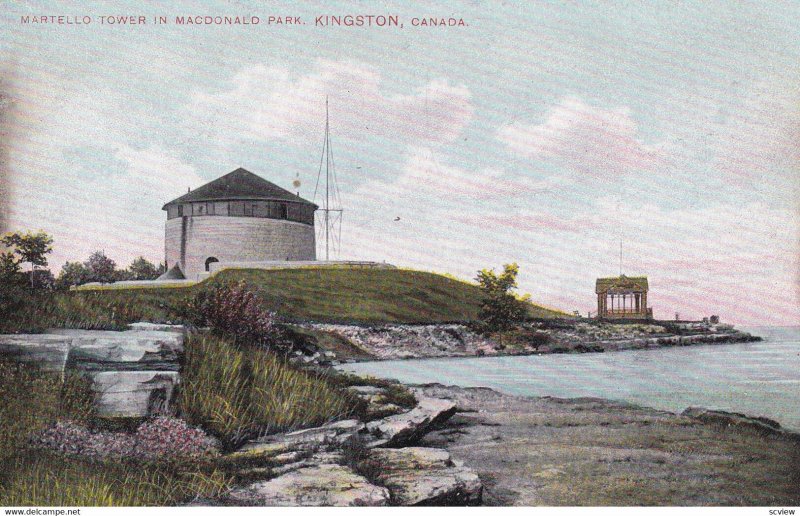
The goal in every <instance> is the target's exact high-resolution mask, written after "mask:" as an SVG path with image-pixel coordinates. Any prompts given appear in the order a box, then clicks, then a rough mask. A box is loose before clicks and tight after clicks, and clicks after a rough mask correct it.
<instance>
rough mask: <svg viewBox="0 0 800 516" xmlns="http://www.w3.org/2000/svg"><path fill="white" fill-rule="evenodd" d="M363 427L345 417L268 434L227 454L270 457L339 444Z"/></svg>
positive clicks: (237, 456) (362, 424)
mask: <svg viewBox="0 0 800 516" xmlns="http://www.w3.org/2000/svg"><path fill="white" fill-rule="evenodd" d="M363 429H364V423H362V422H361V421H359V420H357V419H345V420H343V421H337V422H335V423H331V424H328V425H323V426H318V427H314V428H306V429H304V430H297V431H294V432H289V433H284V434H274V435H268V436H266V437H264V438H262V439H256V440H253V441H250V442H248V443H247V444H245V445H244V446H242V447H241V448H239V450H238V451H236V452H234V453H231V454H229V455H228V457H229V458H231V459H234V460H235V459H238V458H252V457H256V456H259V455H262V456H265V457H271V456H275V455H279V454H285V453H290V452H293V451H298V450H313V449H316V448H320V447H322V446H331V445H340V444H342V443H344V442H345V441H347V440H348V439H350V438H352V437H353V436H355V435H356V434H358V433H359V432H361V431H362V430H363Z"/></svg>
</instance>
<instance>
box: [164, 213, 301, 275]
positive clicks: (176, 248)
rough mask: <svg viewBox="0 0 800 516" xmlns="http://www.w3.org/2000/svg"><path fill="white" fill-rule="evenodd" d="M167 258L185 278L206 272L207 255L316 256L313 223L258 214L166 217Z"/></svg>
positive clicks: (235, 258)
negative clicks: (259, 215)
mask: <svg viewBox="0 0 800 516" xmlns="http://www.w3.org/2000/svg"><path fill="white" fill-rule="evenodd" d="M165 237H166V238H165V241H164V242H165V251H166V253H165V254H166V259H167V263H168V265H169V267H172V266H173V265H174V264H175V263H180V264H181V270H182V271H183V273H184V274H185V275H186V277H187V278H188V279H195V278H196V277H197V275H198V274H200V273H202V272H205V264H206V260H207V259H208V258H211V257H213V258H216V259H217V260H219V261H220V262H222V263H225V262H257V261H269V260H315V259H316V241H315V234H314V227H313V226H310V225H308V224H302V223H299V222H292V221H288V220H280V219H267V218H258V217H225V216H213V215H211V216H192V217H179V218H175V219H169V220H167V224H166V235H165Z"/></svg>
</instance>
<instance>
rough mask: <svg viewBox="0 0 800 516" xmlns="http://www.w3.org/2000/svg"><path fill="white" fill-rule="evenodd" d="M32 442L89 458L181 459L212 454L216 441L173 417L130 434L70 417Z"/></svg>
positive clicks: (145, 425)
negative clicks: (97, 428) (93, 428)
mask: <svg viewBox="0 0 800 516" xmlns="http://www.w3.org/2000/svg"><path fill="white" fill-rule="evenodd" d="M33 444H34V445H36V446H41V447H43V448H48V449H51V450H55V451H57V452H59V453H64V454H68V455H82V456H84V457H89V458H97V459H105V458H134V459H140V460H161V459H181V458H191V457H201V456H204V455H212V454H214V453H216V451H217V443H216V441H215V440H214V439H213V438H211V437H209V436H208V435H206V433H205V432H203V430H201V429H199V428H193V427H190V426H189V425H188V424H187V423H186V421H184V420H182V419H177V418H173V417H157V418H155V419H152V420H150V421H147V422H145V423H142V424H141V425H140V426H139V428H138V429H137V430H136V433H134V434H127V433H122V432H103V431H100V432H91V431H89V430H88V429H86V428H85V427H83V426H81V425H78V424H75V423H72V422H71V421H59V422H57V423H56V424H55V425H53V426H52V427H50V428H48V429H47V430H45V431H44V432H42V433H41V434H39V435H38V436H37V437H36V438H34V440H33Z"/></svg>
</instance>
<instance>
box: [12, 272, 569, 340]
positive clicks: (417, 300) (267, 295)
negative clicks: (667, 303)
mask: <svg viewBox="0 0 800 516" xmlns="http://www.w3.org/2000/svg"><path fill="white" fill-rule="evenodd" d="M237 281H244V282H245V283H247V284H248V285H250V286H251V287H253V288H254V289H256V290H257V291H258V295H259V296H260V297H261V298H262V299H263V300H264V302H265V303H266V305H267V306H268V307H270V308H271V309H274V310H276V311H277V312H278V313H279V314H280V315H281V317H283V318H285V319H287V320H289V321H296V322H303V321H315V322H330V323H350V324H381V323H406V324H414V323H418V324H435V323H445V322H472V321H475V320H476V319H477V317H478V311H479V310H480V302H481V291H480V289H479V288H478V286H477V285H473V284H471V283H468V282H465V281H462V280H458V279H455V278H452V277H449V276H444V275H441V274H434V273H430V272H421V271H413V270H402V269H345V268H330V267H325V268H302V269H277V270H255V269H237V270H224V271H221V272H220V273H218V274H216V275H214V276H213V277H212V278H210V279H208V280H206V281H204V282H202V283H198V284H195V285H191V286H186V287H180V288H175V287H168V288H158V287H150V288H139V287H137V288H113V289H106V290H90V291H74V292H65V293H55V294H53V293H45V294H40V295H38V297H36V299H32V300H31V301H30V302H27V303H24V306H23V308H21V309H19V310H17V311H16V312H15V313H14V314H13V317H10V318H9V319H8V320H7V321H0V333H8V332H14V333H24V332H32V331H41V330H44V329H46V328H47V327H67V328H86V329H123V328H124V327H125V325H127V324H128V323H131V322H136V321H151V322H182V321H183V320H184V316H185V309H186V306H187V304H188V302H189V301H190V300H191V299H192V298H193V297H194V296H195V295H196V294H197V293H198V292H200V291H201V290H203V289H206V288H208V287H211V286H214V285H217V284H220V283H232V282H237ZM525 306H526V309H527V313H528V316H530V317H534V318H553V317H564V316H566V315H567V314H565V313H563V312H559V311H556V310H552V309H548V308H544V307H541V306H538V305H535V304H532V303H525Z"/></svg>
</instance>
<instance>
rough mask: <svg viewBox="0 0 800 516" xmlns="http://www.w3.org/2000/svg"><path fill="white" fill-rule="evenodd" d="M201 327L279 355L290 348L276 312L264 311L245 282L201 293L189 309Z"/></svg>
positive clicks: (216, 287)
mask: <svg viewBox="0 0 800 516" xmlns="http://www.w3.org/2000/svg"><path fill="white" fill-rule="evenodd" d="M189 310H190V315H191V316H192V317H194V322H195V324H197V325H198V326H208V327H209V328H210V329H211V331H212V332H214V333H215V334H217V335H219V336H224V337H227V338H230V339H231V340H233V341H234V342H235V343H236V344H261V345H265V346H268V347H270V348H272V349H275V350H278V351H286V350H287V348H289V347H290V345H289V344H288V341H287V339H286V338H285V337H284V335H283V334H282V331H281V329H280V327H279V325H278V322H277V318H276V316H275V312H273V311H271V310H268V309H267V308H265V307H264V305H263V304H262V302H261V300H260V299H259V297H258V295H257V294H256V292H255V291H254V290H252V289H250V288H249V287H248V286H247V285H246V284H245V283H244V282H241V281H240V282H238V283H234V284H223V285H214V286H212V287H210V288H207V289H204V290H201V291H200V292H198V293H197V295H196V296H195V298H194V299H193V300H192V303H191V305H190V307H189Z"/></svg>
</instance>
